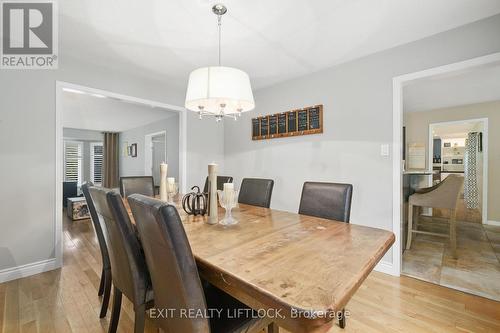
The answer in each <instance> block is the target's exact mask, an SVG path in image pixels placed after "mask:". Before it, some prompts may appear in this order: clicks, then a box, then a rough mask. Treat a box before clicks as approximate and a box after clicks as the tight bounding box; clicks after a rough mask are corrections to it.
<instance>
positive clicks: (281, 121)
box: [278, 113, 286, 134]
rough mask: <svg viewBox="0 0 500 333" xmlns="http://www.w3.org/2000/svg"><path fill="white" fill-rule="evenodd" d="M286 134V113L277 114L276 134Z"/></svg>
mask: <svg viewBox="0 0 500 333" xmlns="http://www.w3.org/2000/svg"><path fill="white" fill-rule="evenodd" d="M285 133H286V113H280V114H278V134H285Z"/></svg>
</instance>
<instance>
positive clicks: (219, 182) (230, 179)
mask: <svg viewBox="0 0 500 333" xmlns="http://www.w3.org/2000/svg"><path fill="white" fill-rule="evenodd" d="M232 182H233V177H231V176H217V189H218V190H221V191H222V190H223V189H224V184H225V183H232ZM207 192H208V176H207V178H206V179H205V186H203V193H207Z"/></svg>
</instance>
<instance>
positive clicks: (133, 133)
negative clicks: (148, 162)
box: [119, 113, 179, 181]
mask: <svg viewBox="0 0 500 333" xmlns="http://www.w3.org/2000/svg"><path fill="white" fill-rule="evenodd" d="M161 131H166V132H167V138H166V139H167V163H168V175H169V177H175V179H176V180H177V181H178V180H179V116H178V115H177V114H176V113H174V114H173V115H172V116H170V117H168V118H165V119H162V120H159V121H155V122H153V123H151V124H148V125H145V126H141V127H138V128H133V129H131V130H128V131H124V132H121V133H120V139H119V140H120V162H119V167H120V176H143V175H144V174H145V172H144V170H145V169H144V166H145V159H144V155H145V152H144V150H145V136H146V135H148V134H151V133H156V132H161ZM125 143H128V144H129V145H131V144H133V143H137V157H131V156H123V153H122V152H123V147H124V146H125Z"/></svg>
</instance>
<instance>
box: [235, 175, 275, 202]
mask: <svg viewBox="0 0 500 333" xmlns="http://www.w3.org/2000/svg"><path fill="white" fill-rule="evenodd" d="M273 186H274V180H272V179H260V178H243V181H242V182H241V187H240V194H239V196H238V202H239V203H242V204H247V205H252V206H259V207H265V208H269V206H270V205H271V196H272V195H273Z"/></svg>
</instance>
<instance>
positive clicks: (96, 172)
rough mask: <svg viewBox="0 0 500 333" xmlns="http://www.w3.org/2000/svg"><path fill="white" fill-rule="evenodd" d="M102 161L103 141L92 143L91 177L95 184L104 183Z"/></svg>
mask: <svg viewBox="0 0 500 333" xmlns="http://www.w3.org/2000/svg"><path fill="white" fill-rule="evenodd" d="M102 162H103V146H102V142H93V143H91V144H90V179H91V181H92V182H93V183H94V184H95V185H101V184H102Z"/></svg>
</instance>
